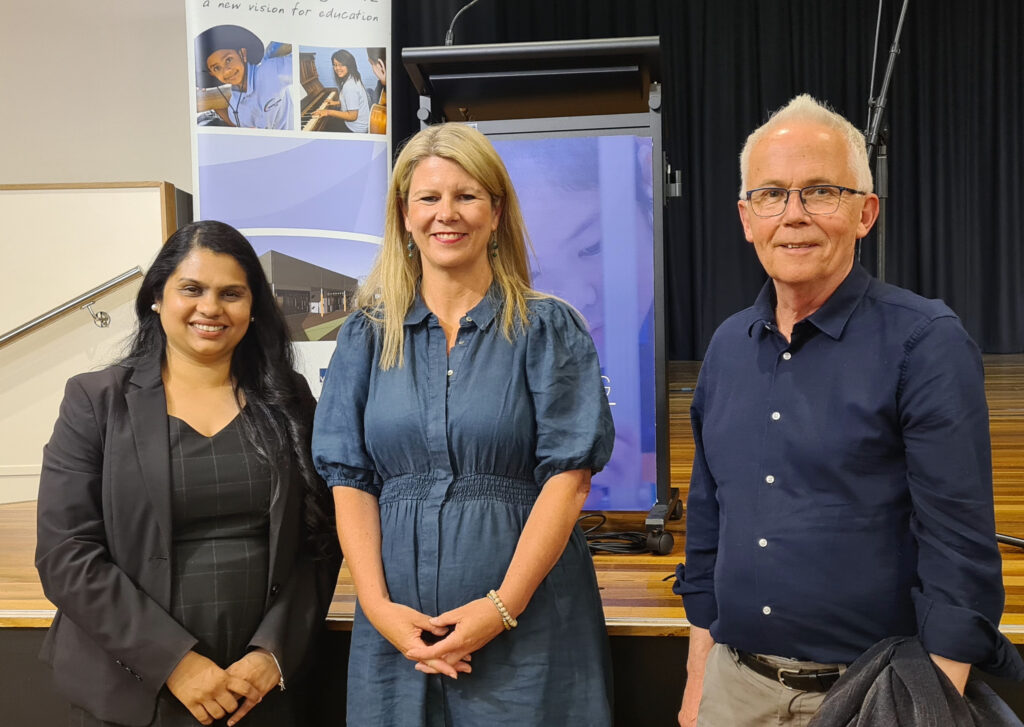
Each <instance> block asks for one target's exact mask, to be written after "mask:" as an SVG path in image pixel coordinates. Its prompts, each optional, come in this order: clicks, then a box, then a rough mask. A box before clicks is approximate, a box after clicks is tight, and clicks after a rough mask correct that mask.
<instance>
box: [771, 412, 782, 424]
mask: <svg viewBox="0 0 1024 727" xmlns="http://www.w3.org/2000/svg"><path fill="white" fill-rule="evenodd" d="M781 418H782V415H781V414H779V413H778V412H777V411H773V412H772V421H773V422H777V421H779V419H781Z"/></svg>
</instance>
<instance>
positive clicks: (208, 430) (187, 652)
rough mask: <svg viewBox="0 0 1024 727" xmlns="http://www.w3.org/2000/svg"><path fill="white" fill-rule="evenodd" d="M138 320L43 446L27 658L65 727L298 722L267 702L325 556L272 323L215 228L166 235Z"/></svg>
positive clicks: (254, 279)
mask: <svg viewBox="0 0 1024 727" xmlns="http://www.w3.org/2000/svg"><path fill="white" fill-rule="evenodd" d="M135 309H136V314H137V316H138V326H137V329H136V332H135V335H134V337H133V339H132V340H131V343H130V347H129V350H128V353H127V355H126V356H125V357H124V359H122V360H121V361H120V362H119V363H117V364H115V365H114V366H111V367H109V368H107V369H105V370H103V371H97V372H91V373H86V374H80V375H78V376H75V377H73V378H71V379H70V380H69V381H68V383H67V387H66V390H65V394H64V401H63V403H62V404H61V410H60V416H59V418H58V420H57V423H56V425H55V427H54V432H53V436H52V437H51V439H50V441H49V443H48V444H47V445H46V448H45V450H44V454H43V470H42V476H41V478H40V487H39V504H38V538H37V548H36V567H37V568H38V570H39V576H40V579H41V581H42V584H43V589H44V591H45V593H46V596H47V598H49V599H50V600H51V601H52V602H53V603H54V604H56V606H57V609H58V610H57V615H56V617H55V618H54V622H53V625H52V626H51V628H50V632H49V634H48V635H47V638H46V641H45V643H44V647H43V657H44V658H45V659H46V660H47V661H49V662H50V664H51V665H52V667H53V670H54V678H55V681H56V684H57V687H58V690H59V691H60V692H61V693H62V694H63V695H64V696H65V697H67V699H68V700H69V701H70V702H71V703H72V705H73V706H72V724H76V725H91V726H96V725H122V724H123V725H161V727H171V726H173V725H195V724H197V723H201V724H204V725H206V724H212V723H213V722H214V720H222V719H224V718H225V717H227V716H228V715H231V716H230V718H229V719H228V720H227V724H229V725H232V724H234V723H235V722H237V721H238V720H239V719H241V718H242V717H243V716H246V719H245V724H248V725H292V724H296V718H295V716H294V715H293V713H292V709H293V705H290V704H289V703H288V702H287V701H286V700H285V696H286V695H285V694H281V693H279V692H274V693H271V690H272V689H273V687H275V686H280V687H281V688H282V689H283V688H284V686H285V684H286V683H289V682H290V680H291V679H292V677H294V676H295V675H296V674H297V673H298V672H299V671H300V668H301V667H302V666H303V665H304V664H305V663H306V662H307V661H308V656H309V651H310V647H311V646H312V644H313V641H314V636H315V635H316V634H317V632H318V631H319V630H320V629H321V628H322V625H323V620H324V616H325V615H326V611H327V606H328V604H329V603H330V599H331V596H332V594H333V591H334V586H335V583H336V579H337V573H338V567H339V561H340V557H339V553H338V551H337V545H336V542H335V540H334V537H333V535H332V527H333V515H332V513H331V504H330V498H329V496H328V494H327V490H326V488H325V487H324V484H323V481H322V480H320V478H319V477H318V476H317V475H316V473H315V471H314V470H313V467H312V463H311V461H310V456H309V440H310V435H311V424H312V416H313V408H314V401H313V397H312V395H311V394H310V392H309V387H308V386H307V385H306V383H305V380H304V379H303V378H302V377H301V376H299V375H298V374H297V373H296V372H295V371H294V370H293V367H292V353H291V345H290V343H289V340H288V334H287V328H286V325H285V322H284V320H283V318H282V316H281V314H280V312H279V310H278V309H277V306H276V304H275V301H274V297H273V293H272V292H271V289H270V286H269V284H268V283H267V279H266V276H265V275H264V273H263V269H262V267H261V266H260V263H259V260H258V258H257V257H256V254H255V252H254V251H253V249H252V247H251V246H250V245H249V243H248V241H246V239H245V238H244V237H243V236H242V235H241V234H240V233H239V232H238V231H237V230H235V229H234V228H232V227H230V226H228V225H225V224H223V223H220V222H212V221H204V222H196V223H193V224H190V225H186V226H185V227H183V228H182V229H180V230H178V231H177V232H176V233H174V234H173V235H172V236H171V237H170V239H169V240H168V241H167V243H166V244H165V245H164V246H163V248H162V249H161V250H160V252H159V253H158V254H157V257H156V260H155V261H154V262H153V264H152V266H151V267H150V269H149V271H148V272H147V273H146V276H145V278H144V279H143V281H142V286H141V288H140V290H139V293H138V296H137V298H136V301H135ZM257 705H259V706H258V707H257ZM254 708H255V709H254ZM250 710H253V711H252V712H251V713H249V711H250ZM247 713H249V714H247ZM218 723H219V722H218Z"/></svg>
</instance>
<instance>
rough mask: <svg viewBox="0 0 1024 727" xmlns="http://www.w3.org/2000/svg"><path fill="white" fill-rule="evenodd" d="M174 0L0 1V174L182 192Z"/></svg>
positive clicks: (182, 117) (180, 76) (185, 134)
mask: <svg viewBox="0 0 1024 727" xmlns="http://www.w3.org/2000/svg"><path fill="white" fill-rule="evenodd" d="M186 48H187V46H186V41H185V3H184V2H183V0H90V1H89V2H82V0H45V1H39V2H25V1H24V0H2V2H0V68H2V69H3V80H2V81H0V98H2V99H3V101H2V105H3V109H4V110H3V113H2V114H0V150H2V156H0V183H2V184H22V183H29V182H127V181H143V180H158V181H167V182H170V183H171V184H173V185H174V186H176V187H178V188H179V189H184V190H186V191H188V192H191V191H192V173H191V163H190V153H191V152H190V148H189V112H188V93H189V92H190V91H191V88H192V86H191V85H190V84H189V79H188V66H187V57H186Z"/></svg>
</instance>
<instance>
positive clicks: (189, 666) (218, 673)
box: [167, 651, 263, 724]
mask: <svg viewBox="0 0 1024 727" xmlns="http://www.w3.org/2000/svg"><path fill="white" fill-rule="evenodd" d="M167 688H168V689H170V690H171V694H173V695H174V696H175V697H177V698H178V700H179V701H180V702H181V703H182V704H184V705H185V708H186V709H188V711H189V712H191V713H192V716H193V717H195V718H196V719H197V720H198V721H199V722H200V724H211V723H212V722H213V720H215V719H221V718H222V717H224V715H226V714H230V713H231V712H234V711H235V710H236V709H238V699H237V698H236V695H237V696H239V697H245V698H246V699H254V700H256V701H257V702H258V701H259V700H260V698H261V697H262V696H263V695H262V694H260V692H259V690H258V689H257V688H256V687H255V686H253V685H252V684H250V683H249V682H248V681H246V680H245V679H242V678H241V677H239V676H235V675H233V674H229V673H228V672H227V671H225V670H224V669H221V668H220V667H219V666H217V665H216V664H215V663H214V662H212V661H210V660H209V659H207V658H206V657H205V656H202V655H200V654H197V653H196V652H194V651H190V652H188V653H187V654H185V656H184V658H182V660H181V661H179V662H178V665H177V666H176V667H174V671H172V672H171V675H170V676H169V677H167Z"/></svg>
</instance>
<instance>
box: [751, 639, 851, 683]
mask: <svg viewBox="0 0 1024 727" xmlns="http://www.w3.org/2000/svg"><path fill="white" fill-rule="evenodd" d="M733 651H735V652H736V657H737V658H738V659H739V661H740V664H742V665H743V666H745V667H747V668H748V669H750V670H751V671H755V672H757V673H758V674H760V675H761V676H763V677H768V678H769V679H771V680H772V681H777V682H778V683H779V684H781V685H782V686H784V687H786V689H797V690H799V691H801V692H827V691H828V690H829V689H830V688H831V687H832V685H833V684H835V683H836V682H837V681H838V680H839V677H840V675H841V674H842V672H840V671H839V669H837V668H836V667H827V668H825V669H790V668H788V667H784V666H775V665H774V664H770V663H769V662H767V661H765V660H764V659H762V658H761V657H759V656H757V655H756V654H751V653H749V652H746V651H740V650H739V649H733Z"/></svg>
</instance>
